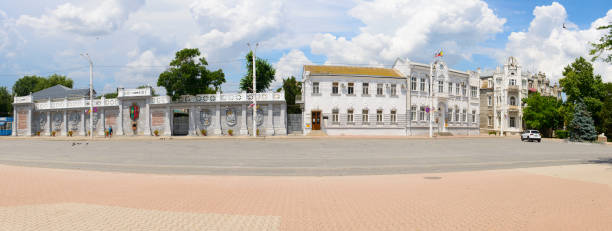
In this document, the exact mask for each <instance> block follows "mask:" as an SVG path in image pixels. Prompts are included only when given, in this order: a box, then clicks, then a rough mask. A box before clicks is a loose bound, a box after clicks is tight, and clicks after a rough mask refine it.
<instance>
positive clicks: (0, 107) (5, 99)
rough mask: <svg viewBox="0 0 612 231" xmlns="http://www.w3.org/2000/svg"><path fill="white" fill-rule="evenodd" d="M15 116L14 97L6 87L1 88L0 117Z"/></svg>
mask: <svg viewBox="0 0 612 231" xmlns="http://www.w3.org/2000/svg"><path fill="white" fill-rule="evenodd" d="M11 114H13V97H12V96H11V93H9V91H8V89H6V87H0V116H9V115H11Z"/></svg>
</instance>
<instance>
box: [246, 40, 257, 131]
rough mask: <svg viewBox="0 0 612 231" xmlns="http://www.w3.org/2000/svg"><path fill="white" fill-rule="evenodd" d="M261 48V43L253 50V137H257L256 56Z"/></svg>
mask: <svg viewBox="0 0 612 231" xmlns="http://www.w3.org/2000/svg"><path fill="white" fill-rule="evenodd" d="M247 45H248V46H249V49H251V44H250V43H247ZM258 46H259V43H255V47H254V49H251V50H252V51H253V137H257V99H256V96H257V84H256V81H257V73H256V71H255V70H256V68H255V65H256V56H255V52H256V51H257V47H258Z"/></svg>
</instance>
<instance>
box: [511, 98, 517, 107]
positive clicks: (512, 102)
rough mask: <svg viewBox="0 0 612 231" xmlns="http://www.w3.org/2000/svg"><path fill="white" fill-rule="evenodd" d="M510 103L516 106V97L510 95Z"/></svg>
mask: <svg viewBox="0 0 612 231" xmlns="http://www.w3.org/2000/svg"><path fill="white" fill-rule="evenodd" d="M510 105H512V106H516V98H514V96H510Z"/></svg>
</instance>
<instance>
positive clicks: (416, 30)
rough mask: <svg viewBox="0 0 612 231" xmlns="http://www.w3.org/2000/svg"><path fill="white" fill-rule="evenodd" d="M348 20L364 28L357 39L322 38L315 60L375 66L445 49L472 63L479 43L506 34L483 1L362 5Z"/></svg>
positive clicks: (387, 0) (390, 0)
mask: <svg viewBox="0 0 612 231" xmlns="http://www.w3.org/2000/svg"><path fill="white" fill-rule="evenodd" d="M349 14H350V15H351V16H353V17H355V18H357V19H359V20H361V21H362V22H363V24H364V26H362V27H361V28H360V33H359V34H358V35H356V36H355V37H352V38H346V37H337V36H335V35H333V34H331V33H325V34H319V35H318V36H317V37H316V38H315V39H314V41H312V43H311V49H312V52H313V53H314V54H321V55H326V56H327V57H328V61H327V63H349V64H367V65H376V64H381V63H390V62H392V61H393V60H395V59H396V58H397V57H409V58H411V59H413V60H423V59H427V58H429V57H430V55H432V54H433V53H434V52H435V50H437V49H443V50H444V51H445V53H446V54H447V58H450V59H465V58H470V56H471V54H472V53H474V49H475V47H477V46H478V43H479V42H482V41H484V40H487V39H489V38H492V37H493V36H494V35H495V34H496V33H499V32H502V27H503V25H504V24H505V22H506V20H505V19H503V18H499V17H497V16H496V15H495V14H494V12H493V10H491V9H490V8H489V7H488V5H487V4H486V3H485V2H483V1H480V0H466V1H453V0H436V1H427V0H374V1H363V2H360V3H359V4H358V5H357V6H355V7H354V8H352V9H351V10H350V11H349Z"/></svg>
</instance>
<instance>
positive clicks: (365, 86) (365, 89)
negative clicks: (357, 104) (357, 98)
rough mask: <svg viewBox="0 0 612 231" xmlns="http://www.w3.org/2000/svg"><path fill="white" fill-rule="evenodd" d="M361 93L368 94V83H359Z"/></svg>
mask: <svg viewBox="0 0 612 231" xmlns="http://www.w3.org/2000/svg"><path fill="white" fill-rule="evenodd" d="M361 94H362V95H370V83H362V84H361Z"/></svg>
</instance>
